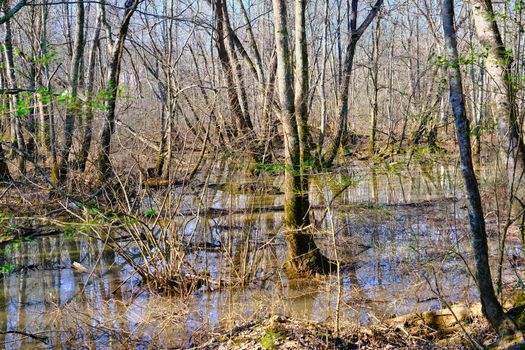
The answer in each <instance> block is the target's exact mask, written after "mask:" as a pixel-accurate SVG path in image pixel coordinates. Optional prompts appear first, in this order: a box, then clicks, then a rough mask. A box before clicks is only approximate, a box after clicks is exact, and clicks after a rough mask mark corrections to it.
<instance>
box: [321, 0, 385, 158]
mask: <svg viewBox="0 0 525 350" xmlns="http://www.w3.org/2000/svg"><path fill="white" fill-rule="evenodd" d="M358 1H359V0H352V11H351V19H350V33H349V36H350V39H349V42H348V45H347V47H346V55H345V60H344V67H343V76H342V77H341V82H340V84H339V107H338V118H337V122H336V125H335V127H336V131H335V134H334V136H333V137H332V139H331V142H330V144H329V146H328V149H327V150H326V153H325V154H324V156H323V163H325V164H326V165H331V164H332V163H333V162H334V160H335V157H336V156H337V152H338V151H339V147H340V146H341V141H342V139H343V133H344V131H345V130H346V122H347V119H348V93H349V90H350V75H351V73H352V68H353V65H354V56H355V50H356V48H357V42H358V41H359V39H360V38H361V36H362V35H363V33H364V32H365V30H366V28H368V26H369V25H370V23H372V20H373V19H374V17H375V16H376V15H377V13H378V12H379V9H380V8H381V5H382V4H383V0H376V2H375V4H374V6H373V7H372V9H370V11H369V12H368V15H367V16H366V18H365V19H364V20H363V23H361V25H360V26H359V27H357V15H358V13H357V5H358Z"/></svg>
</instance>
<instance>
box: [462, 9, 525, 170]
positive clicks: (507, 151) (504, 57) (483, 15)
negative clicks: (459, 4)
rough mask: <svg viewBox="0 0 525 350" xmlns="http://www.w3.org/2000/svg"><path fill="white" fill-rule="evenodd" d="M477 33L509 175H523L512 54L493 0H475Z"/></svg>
mask: <svg viewBox="0 0 525 350" xmlns="http://www.w3.org/2000/svg"><path fill="white" fill-rule="evenodd" d="M472 5H473V6H474V10H473V16H474V24H475V27H476V33H477V36H478V39H479V41H480V43H481V44H482V45H483V46H484V47H485V48H486V49H487V50H488V56H487V59H486V60H485V67H486V69H487V73H488V76H489V77H490V79H491V81H490V84H489V85H490V86H491V92H492V93H493V98H494V101H495V110H494V112H495V115H496V118H497V123H498V132H499V139H500V145H501V149H502V151H503V153H504V155H505V156H507V157H508V160H509V163H508V164H507V172H508V174H509V178H511V179H512V178H517V179H519V178H520V177H521V174H522V173H523V171H524V170H525V144H524V143H523V139H522V136H521V132H520V125H519V122H518V117H517V107H516V101H515V91H514V89H513V78H512V76H511V68H512V67H511V66H512V54H511V53H510V52H509V51H507V50H506V48H505V45H504V44H503V40H502V38H501V34H500V31H499V28H498V24H497V22H496V20H495V16H496V15H495V13H494V9H493V7H492V2H491V1H490V0H472Z"/></svg>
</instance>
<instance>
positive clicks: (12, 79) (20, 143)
mask: <svg viewBox="0 0 525 350" xmlns="http://www.w3.org/2000/svg"><path fill="white" fill-rule="evenodd" d="M3 5H4V12H7V9H8V1H5V2H4V4H3ZM4 26H5V41H4V54H5V64H6V67H5V68H6V71H7V85H8V88H16V75H15V60H14V56H13V41H12V31H11V23H10V21H6V22H5V23H4ZM10 103H11V108H10V110H11V118H10V121H11V142H12V144H13V147H15V148H18V149H19V150H21V151H24V150H25V142H24V136H23V134H22V126H21V125H20V116H19V115H18V108H19V106H18V98H17V95H16V94H12V95H11V96H10ZM13 154H16V152H14V153H13ZM18 160H19V161H18V168H19V170H20V172H21V173H22V174H23V173H25V168H26V164H25V154H22V155H20V154H19V157H18Z"/></svg>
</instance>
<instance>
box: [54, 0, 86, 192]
mask: <svg viewBox="0 0 525 350" xmlns="http://www.w3.org/2000/svg"><path fill="white" fill-rule="evenodd" d="M84 13H85V11H84V1H83V0H79V1H78V2H77V6H76V19H77V22H76V34H75V44H74V47H73V57H72V59H71V68H70V79H71V81H70V84H69V89H70V91H69V97H70V100H69V101H68V105H67V107H66V120H65V124H64V139H63V144H62V148H61V152H60V160H59V164H54V165H53V173H52V177H51V179H52V180H53V181H55V182H57V183H64V182H65V181H66V178H67V171H68V168H69V153H70V151H71V146H72V144H73V132H74V130H75V119H76V118H78V116H79V115H80V109H81V106H80V101H79V100H78V82H79V75H80V61H81V60H82V56H83V54H84Z"/></svg>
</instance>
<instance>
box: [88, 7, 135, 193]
mask: <svg viewBox="0 0 525 350" xmlns="http://www.w3.org/2000/svg"><path fill="white" fill-rule="evenodd" d="M138 3H139V0H134V1H133V4H132V5H131V7H129V8H127V9H126V11H125V13H124V19H123V20H122V24H121V26H120V30H119V33H118V37H117V40H116V41H115V43H114V44H113V52H112V57H111V61H110V64H109V73H108V80H107V85H106V98H107V101H106V112H105V113H104V124H103V126H102V132H101V134H100V144H101V145H100V151H99V154H98V159H97V167H98V182H99V185H104V184H105V182H107V180H108V179H109V178H110V177H112V176H113V169H112V167H111V163H110V160H109V156H110V154H111V137H112V135H113V132H114V131H115V110H116V103H117V92H118V86H119V79H120V67H121V63H122V55H123V53H124V45H125V42H126V37H127V35H128V29H129V23H130V21H131V17H132V16H133V14H134V13H135V10H136V9H137V6H138Z"/></svg>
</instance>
